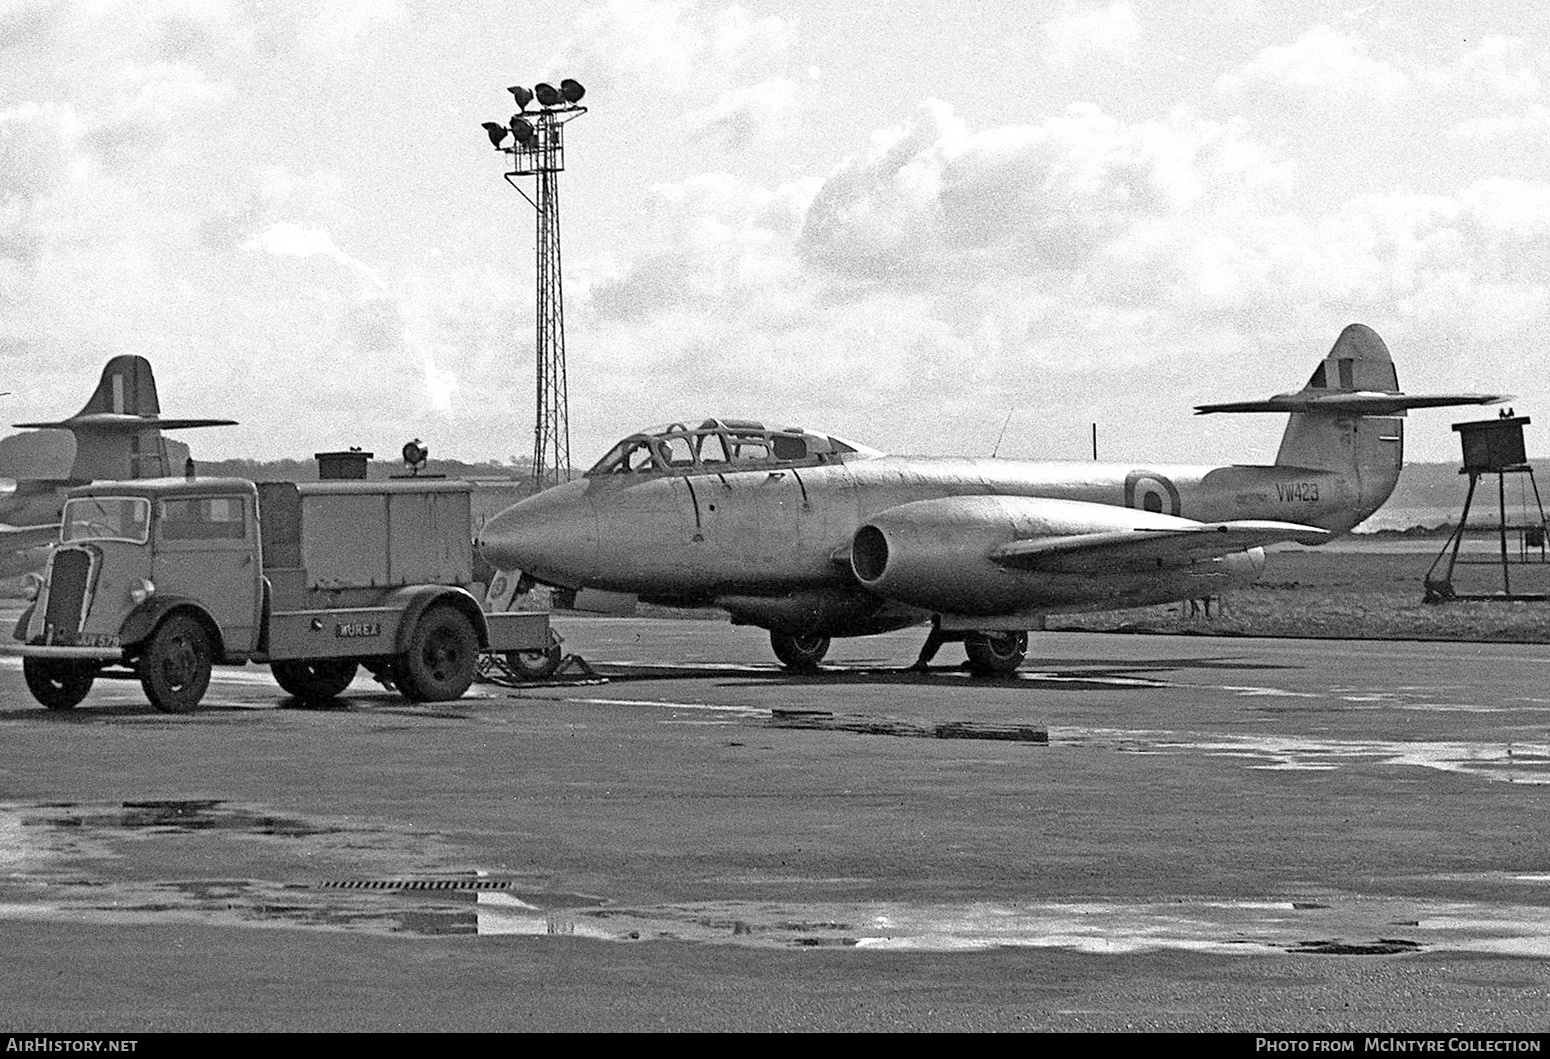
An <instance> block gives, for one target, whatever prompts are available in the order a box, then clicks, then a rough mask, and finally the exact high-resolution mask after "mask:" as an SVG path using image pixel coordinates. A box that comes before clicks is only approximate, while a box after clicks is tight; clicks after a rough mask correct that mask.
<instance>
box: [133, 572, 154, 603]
mask: <svg viewBox="0 0 1550 1059" xmlns="http://www.w3.org/2000/svg"><path fill="white" fill-rule="evenodd" d="M155 594H156V583H155V582H154V581H152V580H151V579H150V578H148V577H142V578H140V581H139V583H137V584H136V585H135V587H134V588H131V589H130V590H129V599H130V601H131V602H133V603H136V604H140V603H144V602H145V601H146V600H148V599H150V598H151V597H152V596H154V595H155Z"/></svg>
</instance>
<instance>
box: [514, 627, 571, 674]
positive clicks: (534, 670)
mask: <svg viewBox="0 0 1550 1059" xmlns="http://www.w3.org/2000/svg"><path fill="white" fill-rule="evenodd" d="M504 657H505V659H506V665H507V666H509V667H510V668H511V671H512V672H513V673H515V674H516V675H517V676H518V677H520V678H522V679H523V680H547V679H548V678H550V677H552V676H554V671H555V670H557V669H559V668H560V661H561V660H562V658H563V655H562V654H561V652H560V641H559V639H558V638H557V637H556V636H555V635H554V630H552V629H551V630H550V631H549V646H548V647H544V648H542V649H540V650H537V651H507V652H506V654H505V656H504Z"/></svg>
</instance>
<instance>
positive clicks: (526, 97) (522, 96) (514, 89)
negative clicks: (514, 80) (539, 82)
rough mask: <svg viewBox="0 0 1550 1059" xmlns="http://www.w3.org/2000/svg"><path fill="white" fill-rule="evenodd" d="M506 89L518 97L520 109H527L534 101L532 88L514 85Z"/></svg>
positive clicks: (518, 107)
mask: <svg viewBox="0 0 1550 1059" xmlns="http://www.w3.org/2000/svg"><path fill="white" fill-rule="evenodd" d="M506 91H508V92H510V93H511V94H512V96H513V97H514V98H515V99H516V101H517V109H518V110H526V109H527V105H528V104H529V103H531V102H532V101H533V93H532V90H531V89H527V88H523V87H522V86H521V85H512V86H511V87H510V88H508V89H506Z"/></svg>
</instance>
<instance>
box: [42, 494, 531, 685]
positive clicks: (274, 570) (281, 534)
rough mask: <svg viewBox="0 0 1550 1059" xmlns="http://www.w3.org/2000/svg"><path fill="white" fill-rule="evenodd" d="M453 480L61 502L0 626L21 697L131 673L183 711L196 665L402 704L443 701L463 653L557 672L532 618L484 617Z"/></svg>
mask: <svg viewBox="0 0 1550 1059" xmlns="http://www.w3.org/2000/svg"><path fill="white" fill-rule="evenodd" d="M470 493H471V487H470V486H469V485H468V484H467V483H465V482H461V481H456V480H449V479H444V478H439V477H431V476H427V477H424V478H412V479H395V480H390V481H375V482H369V481H364V480H360V481H318V482H264V483H258V484H255V483H254V482H251V481H247V480H245V479H238V478H158V479H146V480H139V481H125V482H98V483H94V484H91V485H87V486H82V487H80V488H77V489H74V490H72V491H71V492H70V494H69V496H68V498H67V500H66V502H65V505H64V511H63V515H62V524H61V527H60V539H59V544H58V546H57V547H56V548H55V550H54V553H53V556H52V558H51V559H50V561H49V564H48V568H47V571H46V576H45V580H44V582H43V584H42V587H41V589H40V591H39V594H38V597H37V599H36V600H35V602H34V603H33V605H32V606H31V607H29V608H28V609H27V610H26V611H25V612H24V613H23V614H22V617H21V619H20V621H19V622H18V623H17V627H16V630H15V634H14V635H15V638H16V639H18V640H20V641H22V647H21V653H22V656H23V670H24V675H25V677H26V680H27V685H28V688H29V689H30V690H31V691H32V693H33V696H34V697H35V698H37V699H38V701H39V702H41V703H42V704H43V705H45V706H47V707H49V708H51V709H68V708H70V707H73V706H75V705H76V704H78V703H79V702H80V701H82V699H84V698H85V696H86V695H87V693H88V692H89V691H90V689H91V686H92V683H93V681H94V680H95V679H97V678H98V677H99V676H124V677H137V678H138V679H139V680H140V682H141V685H142V686H143V688H144V689H145V692H146V696H147V697H148V698H149V699H150V701H151V703H152V704H153V705H155V706H156V707H157V708H159V709H162V710H167V711H172V712H182V711H184V710H188V709H192V708H193V707H194V706H195V705H197V704H198V702H199V700H200V698H201V697H202V696H203V695H204V692H205V690H206V688H207V687H208V685H209V681H210V676H211V666H212V665H213V664H217V663H220V664H231V665H240V664H243V663H245V662H248V661H255V662H267V663H269V665H270V667H271V669H272V670H273V673H274V676H275V679H276V680H277V681H278V683H279V684H280V686H281V687H282V688H284V689H285V690H286V691H289V692H290V693H291V694H292V695H294V696H296V697H297V698H298V699H299V700H301V701H302V702H303V703H312V702H317V701H321V700H324V699H328V698H331V697H333V696H335V695H337V694H339V693H340V692H341V691H343V690H344V689H345V688H346V687H348V686H349V684H350V682H351V680H352V679H353V678H354V676H355V674H356V672H357V670H358V668H359V667H360V666H362V665H364V666H365V667H366V668H367V669H368V670H370V671H371V672H372V673H373V674H374V675H375V676H377V678H378V679H379V680H381V681H382V682H383V683H385V684H387V685H389V686H394V687H397V688H398V690H399V691H401V692H402V693H403V694H404V695H405V696H406V697H407V698H409V699H410V700H411V701H431V700H437V699H450V698H457V697H459V696H461V695H462V694H463V692H464V691H466V690H467V688H468V686H469V684H470V683H471V682H472V680H473V678H474V675H475V672H476V668H477V662H478V657H477V656H478V653H479V652H480V651H481V650H491V651H500V652H505V653H508V654H509V655H512V656H516V655H521V656H522V657H524V658H528V659H531V658H534V657H536V658H539V659H541V660H547V659H549V658H551V657H552V658H553V659H554V660H555V661H558V650H557V642H556V641H555V639H554V637H553V636H552V634H551V633H550V631H549V629H548V620H547V617H546V616H545V615H542V614H516V613H509V614H485V613H484V612H483V610H482V608H481V606H480V597H482V595H483V592H484V586H483V585H481V584H478V583H476V582H475V581H474V579H473V577H474V575H473V556H472V543H471V538H472V533H471V515H470V503H469V495H470Z"/></svg>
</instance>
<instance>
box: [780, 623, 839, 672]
mask: <svg viewBox="0 0 1550 1059" xmlns="http://www.w3.org/2000/svg"><path fill="white" fill-rule="evenodd" d="M770 647H771V648H773V649H774V651H775V657H776V658H778V659H780V664H781V665H783V666H785V667H786V668H787V669H790V670H792V671H794V672H797V673H811V672H812V671H813V670H815V669H817V668H818V663H819V662H822V661H823V656H824V655H826V654H828V653H829V638H828V637H827V636H812V635H808V636H801V635H798V636H793V635H791V634H790V633H784V632H771V633H770Z"/></svg>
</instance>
